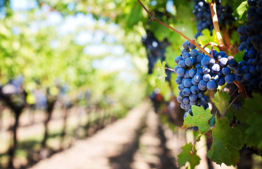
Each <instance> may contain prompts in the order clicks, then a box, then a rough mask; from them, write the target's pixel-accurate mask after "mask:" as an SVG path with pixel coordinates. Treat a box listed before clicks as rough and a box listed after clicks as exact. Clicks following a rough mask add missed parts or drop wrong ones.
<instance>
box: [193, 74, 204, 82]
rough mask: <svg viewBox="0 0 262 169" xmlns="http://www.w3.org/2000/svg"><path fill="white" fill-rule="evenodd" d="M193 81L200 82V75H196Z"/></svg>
mask: <svg viewBox="0 0 262 169" xmlns="http://www.w3.org/2000/svg"><path fill="white" fill-rule="evenodd" d="M194 80H195V81H196V82H200V80H202V75H200V74H196V75H195V76H194Z"/></svg>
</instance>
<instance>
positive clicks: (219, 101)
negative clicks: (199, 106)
mask: <svg viewBox="0 0 262 169" xmlns="http://www.w3.org/2000/svg"><path fill="white" fill-rule="evenodd" d="M230 100H231V98H230V96H229V94H227V93H225V92H222V91H219V92H216V94H215V96H214V99H213V100H212V102H214V104H215V105H216V107H217V108H218V110H219V112H220V114H221V115H222V114H223V113H224V112H225V111H226V109H227V108H228V106H229V101H230ZM226 116H227V117H228V119H229V121H231V120H232V119H233V109H232V108H229V109H228V112H227V113H226Z"/></svg>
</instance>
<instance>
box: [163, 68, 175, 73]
mask: <svg viewBox="0 0 262 169" xmlns="http://www.w3.org/2000/svg"><path fill="white" fill-rule="evenodd" d="M165 69H167V70H170V71H172V72H175V71H174V69H171V68H168V67H165Z"/></svg>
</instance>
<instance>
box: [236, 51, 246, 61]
mask: <svg viewBox="0 0 262 169" xmlns="http://www.w3.org/2000/svg"><path fill="white" fill-rule="evenodd" d="M244 54H245V50H243V51H239V52H238V53H237V54H236V55H235V57H234V59H235V60H236V61H237V62H238V63H239V62H241V61H242V60H243V56H244Z"/></svg>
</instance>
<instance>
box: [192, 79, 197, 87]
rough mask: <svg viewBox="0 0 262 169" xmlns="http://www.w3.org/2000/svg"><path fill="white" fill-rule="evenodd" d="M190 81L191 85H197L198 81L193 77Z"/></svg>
mask: <svg viewBox="0 0 262 169" xmlns="http://www.w3.org/2000/svg"><path fill="white" fill-rule="evenodd" d="M191 83H192V85H194V86H197V85H198V82H196V81H195V80H194V78H193V79H192V80H191Z"/></svg>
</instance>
